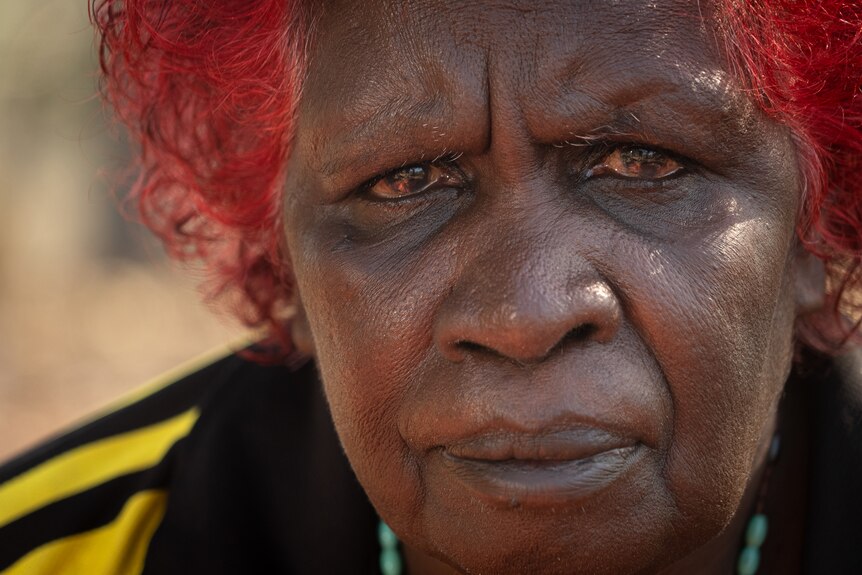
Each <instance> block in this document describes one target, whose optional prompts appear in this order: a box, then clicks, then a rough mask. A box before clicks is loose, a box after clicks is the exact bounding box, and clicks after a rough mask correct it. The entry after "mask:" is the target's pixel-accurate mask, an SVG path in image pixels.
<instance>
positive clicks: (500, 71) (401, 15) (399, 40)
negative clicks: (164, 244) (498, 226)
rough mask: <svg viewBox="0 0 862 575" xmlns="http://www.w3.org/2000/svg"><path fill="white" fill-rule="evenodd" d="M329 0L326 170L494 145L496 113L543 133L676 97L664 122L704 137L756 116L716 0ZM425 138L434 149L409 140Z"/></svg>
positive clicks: (537, 135) (309, 82)
mask: <svg viewBox="0 0 862 575" xmlns="http://www.w3.org/2000/svg"><path fill="white" fill-rule="evenodd" d="M324 4H325V6H322V7H321V8H320V9H319V11H318V18H317V20H316V24H315V29H314V41H313V42H312V46H311V51H310V66H309V73H308V77H307V79H306V82H305V85H304V89H303V97H302V101H301V105H300V114H299V124H298V133H297V136H298V138H297V140H298V147H299V148H302V149H303V150H304V151H305V152H307V156H306V159H307V160H308V161H309V162H311V164H312V167H313V168H314V169H315V170H317V171H319V172H321V173H323V174H325V175H331V174H334V173H337V172H338V171H340V170H343V169H344V168H346V167H350V163H351V161H352V162H353V163H354V164H359V165H365V164H367V162H368V161H369V159H370V156H371V154H373V155H374V157H376V158H385V157H387V156H389V155H391V156H392V157H393V158H395V156H398V155H399V154H401V155H404V156H405V157H406V156H407V155H409V154H410V153H413V155H414V158H420V157H424V156H426V155H429V154H433V153H434V152H435V149H434V148H435V147H436V148H438V149H437V150H436V151H437V152H440V153H445V152H447V151H457V152H463V151H471V150H473V149H481V148H483V147H487V145H488V143H489V139H490V132H491V130H492V128H493V123H494V121H495V116H499V118H498V120H502V121H504V122H506V121H509V120H511V121H518V122H523V123H524V124H525V126H524V128H525V130H526V131H527V133H529V134H530V136H531V137H532V138H534V139H535V140H537V141H542V142H544V143H554V142H555V141H558V140H560V139H565V138H563V137H562V136H563V135H564V134H566V133H569V134H572V135H578V134H585V133H590V132H591V131H594V130H596V129H599V128H601V127H602V126H603V125H605V124H607V123H609V122H610V121H611V120H616V121H620V119H621V118H622V120H623V121H625V119H626V118H629V119H631V118H634V120H635V121H639V120H638V118H639V117H640V114H641V113H642V112H645V110H644V109H645V108H647V109H649V111H648V113H661V111H662V110H665V113H669V112H668V111H672V113H673V115H675V117H674V118H671V117H664V118H660V119H658V121H656V122H653V124H654V125H657V124H660V123H662V124H664V125H668V124H673V123H677V124H688V128H687V130H688V131H689V134H690V136H691V137H692V138H697V137H699V136H702V137H703V138H704V139H709V138H713V137H715V136H716V134H715V133H714V132H715V130H716V128H717V129H719V130H732V129H738V130H740V129H741V130H745V129H747V126H748V125H749V124H750V123H751V122H750V120H751V116H752V113H751V112H752V107H751V106H750V104H749V103H748V101H747V100H746V99H745V98H743V97H742V96H741V93H740V92H739V91H737V90H734V89H733V88H732V82H731V81H730V79H729V76H728V74H727V73H726V71H725V69H724V66H723V63H722V58H721V56H720V53H719V51H718V49H717V45H718V41H717V39H716V37H715V30H716V28H717V26H716V25H715V21H714V18H713V17H712V15H711V11H710V5H709V4H708V3H706V2H697V1H681V0H627V1H613V0H611V1H605V2H598V1H579V2H574V1H564V2H538V1H530V0H511V1H506V2H504V1H468V0H464V1H459V2H451V1H433V0H417V1H401V0H399V1H394V0H373V1H369V2H353V1H350V0H347V1H336V2H331V1H327V2H325V3H324ZM659 100H660V101H661V102H662V104H663V105H655V104H656V102H657V101H659ZM495 104H496V106H495ZM689 116H691V117H698V118H699V120H701V121H700V122H691V121H690V120H691V118H690V117H689ZM709 120H713V121H709ZM563 124H565V125H563ZM699 126H700V128H699ZM698 130H700V134H698ZM420 132H421V134H420ZM392 135H397V136H399V137H398V138H392V137H391V136H392ZM413 142H421V146H422V149H421V150H420V149H417V150H405V149H404V146H405V145H406V146H409V145H412V144H411V143H413ZM429 144H433V145H431V146H430V147H429ZM417 145H419V144H417ZM387 146H391V147H392V148H393V150H387ZM345 147H346V148H353V150H352V153H351V154H347V153H344V148H345ZM363 147H364V149H365V150H366V151H367V154H365V155H363V154H362V151H361V148H363ZM357 148H360V149H357Z"/></svg>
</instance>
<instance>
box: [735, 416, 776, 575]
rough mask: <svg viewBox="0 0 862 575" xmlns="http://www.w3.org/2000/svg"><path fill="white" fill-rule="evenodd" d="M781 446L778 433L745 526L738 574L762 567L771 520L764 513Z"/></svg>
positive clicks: (753, 573) (745, 574)
mask: <svg viewBox="0 0 862 575" xmlns="http://www.w3.org/2000/svg"><path fill="white" fill-rule="evenodd" d="M780 447H781V440H780V437H779V435H778V434H777V433H776V434H775V435H774V436H773V437H772V443H770V444H769V455H768V457H767V463H766V469H764V470H763V479H761V480H760V491H759V492H758V494H757V505H756V506H755V508H754V515H752V516H751V519H749V520H748V526H747V527H746V528H745V546H744V547H743V548H742V551H740V552H739V559H738V560H737V561H736V575H755V573H757V569H758V567H760V547H761V546H762V545H763V542H764V541H766V534H767V532H768V531H769V520H768V519H767V518H766V514H765V513H764V508H765V506H766V490H767V489H768V488H769V478H770V476H771V475H772V468H773V467H775V461H776V460H777V459H778V452H779V450H780Z"/></svg>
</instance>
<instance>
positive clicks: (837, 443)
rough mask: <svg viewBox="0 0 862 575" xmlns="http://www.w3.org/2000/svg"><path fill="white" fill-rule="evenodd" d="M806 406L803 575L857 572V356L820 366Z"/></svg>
mask: <svg viewBox="0 0 862 575" xmlns="http://www.w3.org/2000/svg"><path fill="white" fill-rule="evenodd" d="M821 365H822V367H821V368H820V370H819V373H814V374H812V377H810V378H808V379H807V381H806V382H805V384H806V385H809V386H811V389H809V393H810V397H811V399H812V401H811V405H810V408H811V414H812V416H813V419H812V424H813V425H812V433H811V441H812V445H811V459H810V460H809V501H808V514H807V533H808V534H807V537H806V539H807V545H806V564H807V571H806V572H809V573H851V572H852V573H859V572H862V553H860V549H859V545H858V544H859V540H860V539H859V538H860V535H859V534H860V532H862V527H860V517H862V492H860V487H862V350H860V349H853V350H851V351H849V352H848V353H846V354H844V355H842V356H841V357H838V358H835V359H834V360H832V361H829V362H823V363H821Z"/></svg>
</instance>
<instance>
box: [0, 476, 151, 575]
mask: <svg viewBox="0 0 862 575" xmlns="http://www.w3.org/2000/svg"><path fill="white" fill-rule="evenodd" d="M166 500H167V493H165V492H164V491H161V490H149V491H141V492H138V493H136V494H135V495H133V496H132V497H130V498H129V499H128V501H126V504H125V506H124V507H123V509H122V511H121V512H120V515H119V516H118V517H117V518H116V519H115V520H114V521H113V522H111V523H108V524H107V525H105V526H103V527H99V528H98V529H93V530H92V531H86V532H84V533H78V534H76V535H72V536H70V537H64V538H63V539H58V540H56V541H51V542H50V543H46V544H45V545H42V546H41V547H38V548H36V549H34V550H33V551H31V552H30V553H28V554H27V555H25V556H24V557H22V558H21V559H19V560H18V561H17V562H16V563H14V564H13V565H12V566H11V567H10V568H9V569H6V570H5V571H3V573H2V575H66V574H68V575H138V574H139V573H141V571H142V570H143V567H144V559H145V558H146V554H147V548H148V547H149V544H150V539H152V537H153V533H154V532H155V531H156V528H157V527H158V526H159V523H160V522H161V520H162V517H163V516H164V513H165V503H166Z"/></svg>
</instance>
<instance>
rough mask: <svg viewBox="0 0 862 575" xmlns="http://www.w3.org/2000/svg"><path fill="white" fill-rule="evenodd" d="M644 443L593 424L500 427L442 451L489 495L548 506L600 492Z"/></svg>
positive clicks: (456, 472) (478, 491) (456, 473)
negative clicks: (527, 428) (529, 428)
mask: <svg viewBox="0 0 862 575" xmlns="http://www.w3.org/2000/svg"><path fill="white" fill-rule="evenodd" d="M642 448H643V445H642V444H641V443H640V442H639V441H638V440H637V439H634V438H630V437H624V436H620V435H617V434H615V433H611V432H608V431H605V430H603V429H598V428H593V427H580V426H578V427H567V428H562V429H559V428H554V429H546V430H538V431H536V432H525V431H522V430H520V431H512V430H506V429H499V430H492V431H486V432H482V433H479V434H476V435H472V436H468V437H465V438H462V439H459V440H456V441H453V442H451V443H449V444H447V445H444V446H441V447H440V449H439V456H440V461H441V463H442V467H443V469H445V470H446V472H447V474H449V475H450V477H451V478H452V479H454V480H455V481H456V482H458V483H461V484H462V485H463V486H464V487H466V488H467V489H469V490H470V491H472V492H473V493H474V494H475V495H477V496H479V497H480V498H482V499H484V500H487V501H489V502H491V503H498V504H505V505H509V506H511V505H519V506H543V505H559V504H564V503H575V502H579V501H583V500H584V499H586V498H589V497H591V496H594V495H596V494H597V493H599V492H600V491H602V490H604V489H605V488H607V487H609V486H610V485H611V484H613V483H614V482H615V481H617V480H618V479H620V478H621V477H622V476H623V475H624V474H625V473H626V471H627V470H628V469H629V468H630V467H631V466H632V465H633V464H634V463H635V462H636V461H638V460H639V459H640V457H639V454H640V453H641V452H642V451H643V449H642Z"/></svg>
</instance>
